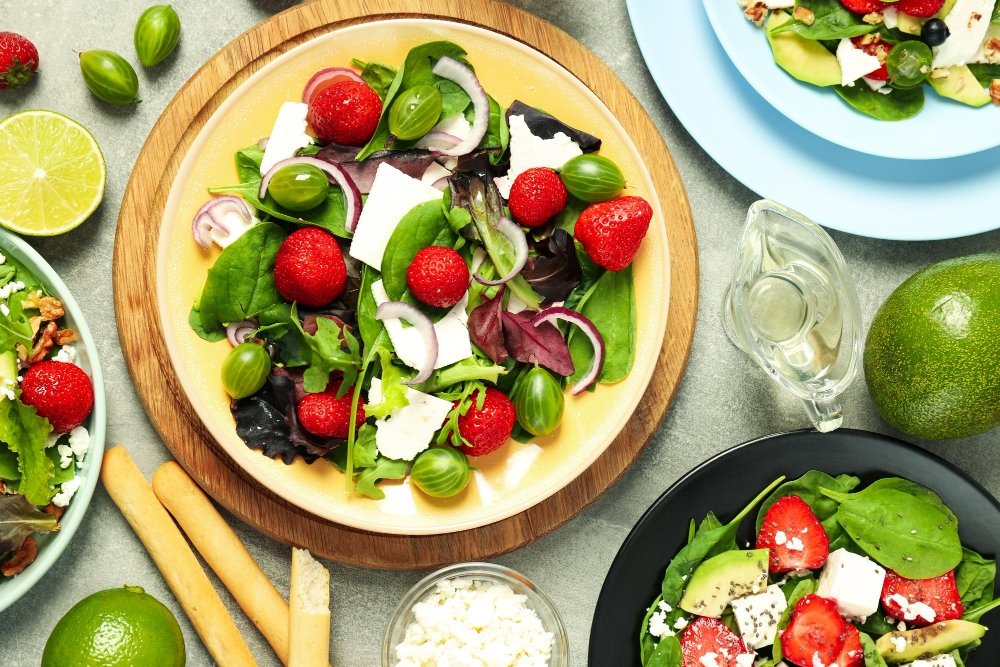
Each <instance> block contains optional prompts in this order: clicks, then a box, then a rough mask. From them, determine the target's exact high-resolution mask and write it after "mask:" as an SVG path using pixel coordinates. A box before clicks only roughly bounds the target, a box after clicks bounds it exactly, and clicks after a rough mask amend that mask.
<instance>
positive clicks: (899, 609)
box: [882, 570, 965, 628]
mask: <svg viewBox="0 0 1000 667" xmlns="http://www.w3.org/2000/svg"><path fill="white" fill-rule="evenodd" d="M882 606H883V607H885V612H886V613H887V614H889V616H892V617H893V618H894V619H896V620H897V621H905V622H906V624H907V625H910V626H913V627H917V628H923V627H926V626H928V625H930V624H932V623H940V622H941V621H951V620H954V619H956V618H962V613H963V612H964V611H965V608H964V607H963V606H962V596H961V595H959V593H958V585H957V583H956V582H955V571H954V570H952V571H951V572H946V573H945V574H942V575H941V576H939V577H934V578H932V579H907V578H906V577H901V576H899V575H898V574H896V573H895V572H893V571H892V570H889V571H888V572H886V573H885V583H883V584H882Z"/></svg>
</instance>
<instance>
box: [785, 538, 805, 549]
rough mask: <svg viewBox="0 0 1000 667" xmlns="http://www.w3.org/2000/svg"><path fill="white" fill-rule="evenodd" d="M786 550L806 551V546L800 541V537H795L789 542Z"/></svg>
mask: <svg viewBox="0 0 1000 667" xmlns="http://www.w3.org/2000/svg"><path fill="white" fill-rule="evenodd" d="M785 548H786V549H788V550H789V551H805V549H806V546H805V545H804V544H803V543H802V540H801V539H799V538H798V537H793V538H792V539H790V540H788V544H786V545H785Z"/></svg>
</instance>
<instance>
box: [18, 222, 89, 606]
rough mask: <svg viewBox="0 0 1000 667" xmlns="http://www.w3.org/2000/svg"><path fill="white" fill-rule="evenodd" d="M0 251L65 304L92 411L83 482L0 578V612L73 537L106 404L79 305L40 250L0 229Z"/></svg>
mask: <svg viewBox="0 0 1000 667" xmlns="http://www.w3.org/2000/svg"><path fill="white" fill-rule="evenodd" d="M0 252H2V253H3V254H4V255H7V256H8V257H13V258H14V259H16V260H18V261H19V262H21V263H22V264H24V265H25V266H26V267H27V268H28V270H29V271H31V272H32V273H33V274H34V275H35V276H37V277H38V279H39V280H41V281H42V284H44V285H45V287H46V288H47V289H48V290H49V292H51V293H52V295H53V296H55V297H56V298H57V299H59V300H60V301H62V303H63V307H64V308H65V309H66V324H67V326H69V327H70V328H72V329H73V330H75V331H76V333H77V335H79V337H80V340H79V341H78V342H77V343H75V346H76V349H77V354H78V355H79V356H78V360H77V363H79V364H80V367H81V368H83V370H85V371H86V372H87V374H88V375H89V376H90V378H91V380H92V381H93V384H94V410H93V412H91V413H90V418H89V419H88V420H87V422H86V424H84V425H85V426H86V427H87V430H88V431H90V449H89V450H88V451H87V456H86V458H84V460H83V467H82V469H81V470H80V471H79V472H78V473H77V474H78V475H81V476H82V478H83V484H82V485H81V486H80V488H79V489H78V490H77V492H76V494H75V495H74V496H73V500H72V501H70V504H69V507H67V508H66V513H65V514H63V517H62V519H61V520H60V521H59V526H60V528H59V531H58V532H56V533H53V534H51V535H41V536H38V537H37V539H38V558H36V559H35V562H34V563H32V564H31V565H29V566H28V567H27V568H26V569H25V570H24V572H22V573H21V574H19V575H17V576H16V577H12V578H10V579H0V612H2V611H3V610H4V609H6V608H7V607H9V606H10V605H12V604H14V603H15V602H16V601H17V600H18V598H20V597H21V596H22V595H24V594H25V593H27V592H28V591H29V590H31V587H32V586H34V585H35V583H37V582H38V580H39V579H41V578H42V577H44V576H45V573H46V572H48V571H49V568H50V567H52V565H53V564H54V563H55V562H56V559H58V558H59V556H60V555H61V554H62V552H63V551H64V550H65V549H66V546H67V545H68V544H69V541H70V540H71V539H73V533H75V532H76V529H77V528H79V527H80V523H81V522H82V521H83V515H84V514H86V513H87V506H88V505H90V498H91V496H93V495H94V487H96V486H97V479H98V477H99V476H100V474H101V459H102V458H103V457H104V429H105V426H106V421H107V417H106V403H105V398H104V379H103V376H102V375H101V363H100V361H99V360H98V358H97V346H96V345H95V344H94V337H93V335H92V334H91V333H90V328H89V327H88V326H87V323H86V322H85V321H84V319H83V312H82V311H81V310H80V306H78V305H77V303H76V301H74V300H73V297H72V295H70V293H69V288H67V287H66V284H65V283H63V281H62V280H61V279H60V278H59V276H58V275H57V274H56V272H55V270H54V269H53V268H52V267H51V266H49V263H48V262H46V261H45V260H44V259H43V258H42V256H41V255H39V254H38V253H37V252H35V250H34V249H33V248H32V247H31V246H29V245H28V244H27V243H25V242H24V241H23V240H22V239H20V238H18V237H16V236H14V235H13V234H9V233H7V232H5V231H4V230H2V229H0Z"/></svg>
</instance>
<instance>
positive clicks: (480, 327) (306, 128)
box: [190, 41, 652, 499]
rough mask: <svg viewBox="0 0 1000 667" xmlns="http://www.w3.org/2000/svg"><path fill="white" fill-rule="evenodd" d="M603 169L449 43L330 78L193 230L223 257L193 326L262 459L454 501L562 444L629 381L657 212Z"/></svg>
mask: <svg viewBox="0 0 1000 667" xmlns="http://www.w3.org/2000/svg"><path fill="white" fill-rule="evenodd" d="M600 148H601V140H600V139H599V138H597V137H595V136H593V135H591V134H588V133H587V132H584V131H582V130H579V129H576V128H574V127H571V126H569V125H567V124H565V123H563V122H562V121H560V120H559V119H557V118H555V117H554V116H552V115H550V114H548V113H546V112H545V111H542V110H540V109H537V108H534V107H532V106H530V105H528V104H526V103H525V102H522V101H520V100H515V101H513V102H512V103H510V104H509V105H508V106H506V107H504V106H502V105H501V104H500V103H499V102H498V101H497V100H496V99H494V98H493V97H492V96H490V95H489V94H487V93H486V91H485V90H484V89H483V87H482V85H481V84H480V82H479V79H478V77H477V76H476V74H475V72H474V70H473V66H472V64H470V63H469V62H468V61H467V60H466V52H465V50H464V49H462V47H460V46H459V45H457V44H454V43H452V42H447V41H438V42H431V43H427V44H422V45H420V46H417V47H415V48H414V49H412V50H411V51H410V52H409V54H408V55H407V57H406V60H405V62H404V63H402V64H401V65H400V66H398V67H393V66H389V65H385V64H381V63H377V62H362V61H357V60H356V61H353V63H352V66H351V67H346V66H345V67H331V68H328V69H324V70H321V71H319V72H317V73H316V74H315V75H314V76H313V77H312V79H310V81H309V82H307V84H306V86H305V89H304V91H303V99H302V102H295V101H289V102H285V103H284V104H283V105H282V106H281V109H280V110H279V112H278V116H277V119H276V121H275V124H274V128H273V130H272V132H271V135H270V136H269V137H267V138H265V139H261V140H260V141H256V142H255V143H252V144H250V145H248V146H247V147H246V148H243V149H241V150H239V151H238V152H237V153H236V170H237V174H238V177H239V183H237V184H235V185H230V186H224V187H218V188H213V189H211V190H210V193H211V194H212V195H213V196H212V197H211V198H210V199H209V200H208V202H207V203H206V204H205V205H204V206H203V207H202V209H201V210H199V211H198V213H197V214H196V216H195V219H194V223H193V234H194V238H195V241H196V242H197V243H199V244H200V245H201V246H202V247H204V248H205V249H206V250H207V249H210V248H211V247H212V246H213V245H218V246H220V247H222V251H221V253H220V254H219V255H218V257H217V258H216V259H215V261H214V265H213V266H212V268H211V269H210V271H209V273H208V277H207V280H206V282H205V286H204V288H203V290H202V292H201V296H200V298H199V299H198V300H197V302H196V303H195V304H194V307H193V309H192V311H191V315H190V324H191V326H192V327H193V329H194V330H195V331H196V332H197V333H198V335H199V336H201V337H202V338H204V339H206V340H209V341H218V342H222V341H226V340H228V343H229V345H230V346H231V348H232V349H231V351H230V352H229V353H228V356H227V357H226V359H225V362H224V365H223V377H222V380H223V384H224V386H225V388H226V390H227V392H228V393H229V395H230V396H231V398H232V412H233V415H234V417H235V423H236V431H237V433H238V434H239V436H240V437H241V438H242V439H243V441H244V442H245V443H246V444H247V446H248V447H250V448H253V449H259V450H261V451H262V452H263V454H264V455H266V456H268V457H271V458H276V459H278V458H280V459H281V460H282V461H283V462H285V463H286V464H291V463H292V462H294V461H297V460H302V461H305V462H306V463H313V462H315V461H317V460H319V459H325V460H328V461H330V462H332V463H333V464H334V465H336V466H337V467H338V468H340V469H341V470H342V471H344V473H345V476H346V479H347V485H348V489H349V490H350V491H353V492H356V493H359V494H362V495H365V496H368V497H370V498H375V499H379V498H382V497H383V496H384V492H383V491H382V490H381V489H380V488H379V487H378V486H377V484H378V483H379V482H380V481H381V480H387V479H402V478H404V477H406V476H407V475H409V476H410V478H411V480H412V482H413V483H414V485H415V486H416V487H417V488H419V489H420V490H421V491H423V492H424V493H426V494H428V495H430V496H434V497H450V496H454V495H456V494H458V493H460V492H461V491H462V490H463V489H464V488H466V486H467V484H468V482H469V479H470V474H471V470H472V467H471V466H470V464H469V460H468V457H476V456H487V455H489V454H491V453H492V452H494V451H496V450H497V449H498V448H501V447H502V446H503V445H504V444H505V443H507V442H508V440H509V439H510V438H511V437H513V438H516V439H518V440H521V441H523V442H527V441H530V440H532V439H533V438H534V437H536V436H544V435H548V434H551V433H553V432H555V431H556V430H557V429H558V428H559V424H560V421H561V419H562V415H563V410H564V403H565V398H564V391H565V389H566V388H567V387H568V388H569V390H570V392H571V393H573V394H578V393H580V392H583V391H586V390H592V389H593V388H594V387H595V386H596V384H598V383H614V382H618V381H620V380H622V379H623V378H625V377H626V376H627V375H628V373H629V372H630V370H631V368H632V364H633V360H634V354H635V337H636V303H635V293H634V289H633V277H632V270H631V263H632V260H633V259H634V257H635V256H636V254H637V253H638V252H639V248H640V244H641V241H642V238H643V236H644V235H645V233H646V230H647V228H648V226H649V223H650V219H651V217H652V208H651V207H650V205H649V204H648V203H647V202H646V201H645V200H643V199H642V198H641V197H636V196H624V195H623V194H622V193H623V190H624V189H625V179H624V176H623V174H622V171H621V170H620V169H619V167H618V166H617V165H616V164H615V163H614V162H613V161H611V160H610V159H608V158H606V157H603V156H601V155H599V154H598V151H599V150H600Z"/></svg>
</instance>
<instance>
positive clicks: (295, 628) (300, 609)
mask: <svg viewBox="0 0 1000 667" xmlns="http://www.w3.org/2000/svg"><path fill="white" fill-rule="evenodd" d="M288 597H289V605H290V606H291V627H290V628H289V631H288V667H322V666H323V665H326V664H328V662H329V660H330V572H329V571H328V570H327V569H326V568H325V567H323V566H322V565H320V564H319V563H318V562H317V561H316V559H315V558H313V557H312V554H310V553H309V552H308V551H306V550H305V549H295V548H293V549H292V590H291V594H290V595H289V596H288Z"/></svg>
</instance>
